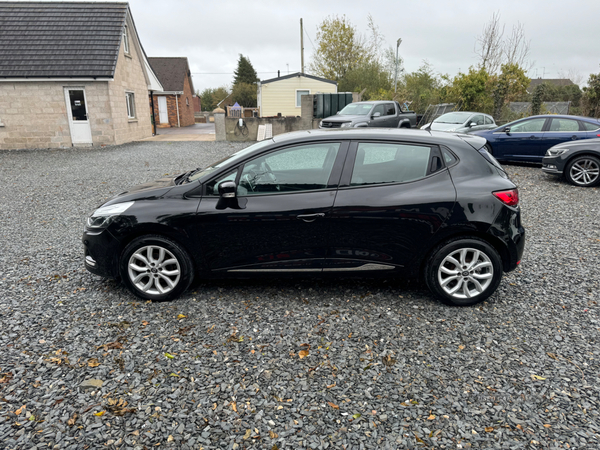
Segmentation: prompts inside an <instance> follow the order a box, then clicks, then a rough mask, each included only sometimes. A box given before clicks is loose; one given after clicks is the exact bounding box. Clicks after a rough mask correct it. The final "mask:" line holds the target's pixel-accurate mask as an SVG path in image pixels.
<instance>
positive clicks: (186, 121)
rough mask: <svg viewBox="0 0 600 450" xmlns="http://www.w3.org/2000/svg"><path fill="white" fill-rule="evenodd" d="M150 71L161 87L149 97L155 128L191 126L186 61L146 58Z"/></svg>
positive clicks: (190, 88)
mask: <svg viewBox="0 0 600 450" xmlns="http://www.w3.org/2000/svg"><path fill="white" fill-rule="evenodd" d="M148 62H149V63H150V67H152V70H153V71H154V73H155V74H156V76H157V77H158V79H159V81H160V83H161V84H162V85H163V91H161V92H155V93H154V94H153V97H154V98H153V102H152V103H153V107H154V117H155V118H158V120H157V121H156V126H157V127H158V128H165V127H187V126H189V125H193V124H194V123H195V119H194V102H193V97H194V85H193V84H192V74H191V72H190V66H189V65H188V60H187V58H185V57H183V58H148Z"/></svg>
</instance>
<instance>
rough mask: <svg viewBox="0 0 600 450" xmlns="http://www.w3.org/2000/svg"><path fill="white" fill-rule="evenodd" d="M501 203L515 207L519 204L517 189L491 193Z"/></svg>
mask: <svg viewBox="0 0 600 450" xmlns="http://www.w3.org/2000/svg"><path fill="white" fill-rule="evenodd" d="M492 194H494V195H495V196H496V198H498V199H499V200H500V201H501V202H502V203H504V204H505V205H508V206H517V205H518V204H519V190H518V189H517V188H515V189H511V190H509V191H496V192H492Z"/></svg>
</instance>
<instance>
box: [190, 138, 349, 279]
mask: <svg viewBox="0 0 600 450" xmlns="http://www.w3.org/2000/svg"><path fill="white" fill-rule="evenodd" d="M347 147H348V141H343V140H340V141H331V142H308V143H303V144H295V145H289V146H284V147H281V148H278V149H276V150H274V151H270V152H268V153H265V154H261V155H258V156H255V157H253V158H251V159H249V160H247V161H246V162H245V163H243V164H241V165H240V166H238V167H236V168H232V169H231V170H228V171H227V172H226V173H221V174H218V175H216V176H215V177H214V178H213V179H212V180H209V181H207V183H206V184H205V192H204V195H203V197H202V200H201V201H200V205H199V207H198V212H197V214H196V219H195V220H196V232H197V237H198V240H199V241H200V242H201V247H202V253H203V255H202V256H203V260H204V261H205V263H206V266H207V267H206V268H207V269H208V270H211V271H216V272H235V273H238V272H239V273H244V272H248V273H250V272H266V271H273V270H275V271H281V272H298V271H300V272H311V271H312V272H320V271H321V269H322V265H323V262H324V258H325V255H326V251H327V242H326V240H327V237H328V235H329V227H330V224H331V217H330V214H331V209H332V207H333V202H334V199H335V194H336V191H337V184H338V181H339V178H340V174H341V171H342V167H343V163H344V160H345V157H346V151H347ZM223 181H235V182H236V183H237V193H236V194H237V195H236V197H235V198H230V199H228V198H222V197H220V196H219V193H218V186H219V183H221V182H223Z"/></svg>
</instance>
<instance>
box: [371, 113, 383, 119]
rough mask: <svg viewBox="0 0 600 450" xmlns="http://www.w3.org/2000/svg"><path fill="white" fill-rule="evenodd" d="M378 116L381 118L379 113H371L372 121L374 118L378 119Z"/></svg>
mask: <svg viewBox="0 0 600 450" xmlns="http://www.w3.org/2000/svg"><path fill="white" fill-rule="evenodd" d="M379 116H381V113H380V112H376V113H373V115H372V116H371V117H372V118H373V119H374V118H375V117H379Z"/></svg>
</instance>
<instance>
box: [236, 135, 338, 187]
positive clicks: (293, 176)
mask: <svg viewBox="0 0 600 450" xmlns="http://www.w3.org/2000/svg"><path fill="white" fill-rule="evenodd" d="M339 148H340V143H339V142H336V143H318V144H307V145H302V146H298V147H291V148H285V149H282V150H278V151H275V152H272V153H268V154H267V155H263V156H260V157H258V158H255V159H253V160H252V161H249V162H247V163H246V164H244V168H243V170H242V174H241V176H240V181H239V186H238V195H245V194H247V195H255V194H265V193H283V192H287V193H291V192H300V191H309V190H315V189H326V188H327V187H328V181H329V176H330V175H331V171H332V169H333V163H334V162H335V158H336V156H337V154H338V151H339Z"/></svg>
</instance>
